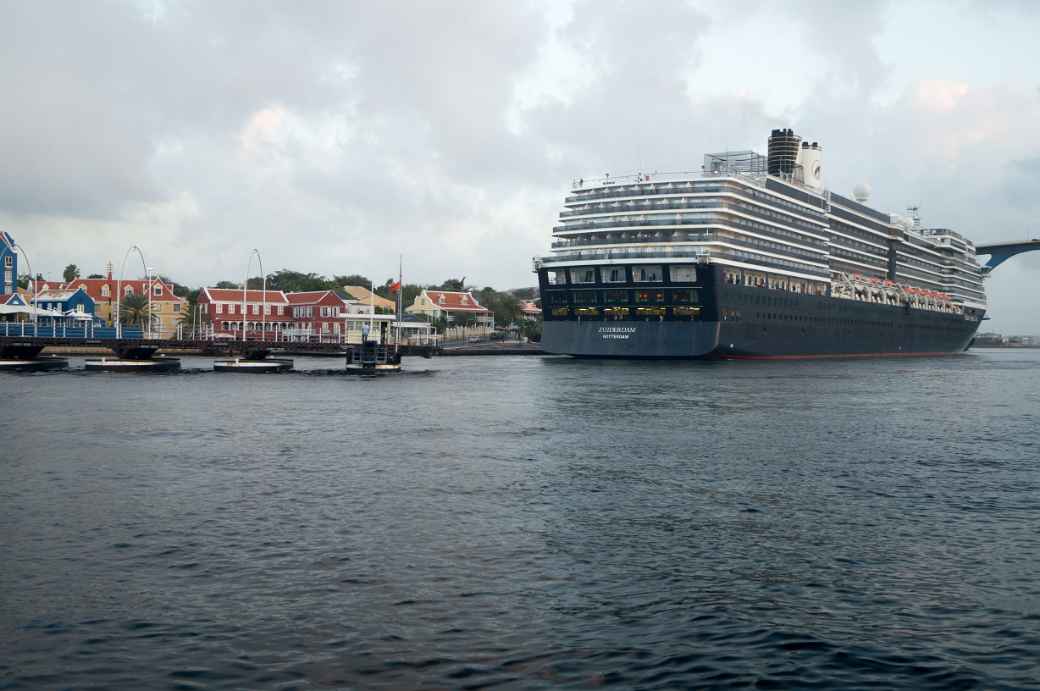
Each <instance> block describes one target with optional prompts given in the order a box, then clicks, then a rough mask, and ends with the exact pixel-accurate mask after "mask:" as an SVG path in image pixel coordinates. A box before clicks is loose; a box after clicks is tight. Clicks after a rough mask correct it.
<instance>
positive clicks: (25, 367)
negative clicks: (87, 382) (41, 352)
mask: <svg viewBox="0 0 1040 691" xmlns="http://www.w3.org/2000/svg"><path fill="white" fill-rule="evenodd" d="M68 366H69V361H68V360H67V359H65V358H60V357H37V358H7V357H0V372H46V371H48V370H56V369H65V368H67V367H68Z"/></svg>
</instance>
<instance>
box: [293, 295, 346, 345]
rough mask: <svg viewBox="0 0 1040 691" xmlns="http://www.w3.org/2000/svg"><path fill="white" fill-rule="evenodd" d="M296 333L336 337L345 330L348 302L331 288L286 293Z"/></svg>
mask: <svg viewBox="0 0 1040 691" xmlns="http://www.w3.org/2000/svg"><path fill="white" fill-rule="evenodd" d="M285 297H286V299H287V300H288V301H289V309H290V312H291V314H292V328H293V332H294V333H296V334H307V335H308V336H310V335H314V336H317V335H320V336H322V337H324V338H330V337H332V338H338V337H339V336H340V334H341V333H343V332H345V331H346V328H347V324H346V320H345V319H344V317H346V315H347V314H348V302H347V301H346V300H344V299H343V298H342V297H340V296H339V295H338V294H337V293H336V292H335V291H333V290H312V291H306V292H300V293H286V295H285Z"/></svg>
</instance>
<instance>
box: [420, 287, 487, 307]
mask: <svg viewBox="0 0 1040 691" xmlns="http://www.w3.org/2000/svg"><path fill="white" fill-rule="evenodd" d="M425 292H426V296H427V297H428V298H430V300H431V301H432V302H433V304H435V305H437V307H439V308H440V309H442V310H444V311H445V312H487V310H486V309H484V308H483V307H481V306H480V303H479V302H477V299H476V298H475V297H473V294H472V293H470V292H468V291H467V292H465V293H459V292H455V291H452V290H427V291H425Z"/></svg>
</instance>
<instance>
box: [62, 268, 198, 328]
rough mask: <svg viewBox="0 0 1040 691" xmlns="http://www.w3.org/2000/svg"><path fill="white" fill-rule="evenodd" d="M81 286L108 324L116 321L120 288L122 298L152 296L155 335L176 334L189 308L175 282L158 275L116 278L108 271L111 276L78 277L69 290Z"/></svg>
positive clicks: (99, 315) (69, 285)
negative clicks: (174, 290)
mask: <svg viewBox="0 0 1040 691" xmlns="http://www.w3.org/2000/svg"><path fill="white" fill-rule="evenodd" d="M80 286H82V287H83V288H84V290H86V291H87V294H88V295H89V296H90V297H91V298H93V299H94V313H95V314H96V315H97V316H98V317H100V318H101V319H103V320H104V321H105V323H106V324H109V325H110V324H112V323H113V321H114V320H113V315H114V314H115V310H116V292H117V290H118V291H122V298H120V301H122V300H124V299H126V298H127V297H129V296H131V295H143V296H145V297H146V298H147V297H149V296H150V297H151V302H152V312H151V314H152V335H153V336H155V337H156V338H175V337H176V336H177V325H178V324H179V323H180V320H181V315H182V314H184V312H185V311H186V310H187V304H188V301H187V300H185V299H184V298H182V297H177V296H176V295H174V294H173V286H172V285H170V284H168V283H165V282H163V280H162V279H160V278H158V277H155V278H152V279H151V280H150V281H149V280H148V279H136V278H135V279H127V280H124V281H117V280H116V279H114V278H112V274H111V273H109V274H108V278H77V279H74V280H72V281H71V282H69V283H68V284H67V285H66V287H67V288H69V289H70V290H75V289H76V288H78V287H80Z"/></svg>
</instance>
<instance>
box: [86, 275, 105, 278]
mask: <svg viewBox="0 0 1040 691" xmlns="http://www.w3.org/2000/svg"><path fill="white" fill-rule="evenodd" d="M87 278H104V276H102V275H101V274H90V275H89V276H87Z"/></svg>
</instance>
